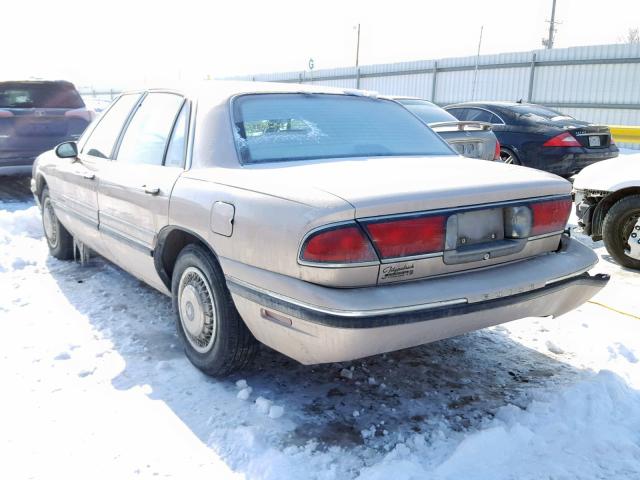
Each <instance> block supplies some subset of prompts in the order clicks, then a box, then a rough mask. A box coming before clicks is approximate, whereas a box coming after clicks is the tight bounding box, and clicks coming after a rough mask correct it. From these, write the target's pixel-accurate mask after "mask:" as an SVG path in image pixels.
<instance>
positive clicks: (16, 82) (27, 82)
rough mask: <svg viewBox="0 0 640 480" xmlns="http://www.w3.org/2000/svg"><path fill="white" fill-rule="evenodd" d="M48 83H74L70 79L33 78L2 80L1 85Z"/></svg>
mask: <svg viewBox="0 0 640 480" xmlns="http://www.w3.org/2000/svg"><path fill="white" fill-rule="evenodd" d="M48 83H58V84H64V85H72V86H73V83H71V82H70V81H68V80H39V79H31V80H0V85H6V84H13V85H24V84H36V85H43V84H48Z"/></svg>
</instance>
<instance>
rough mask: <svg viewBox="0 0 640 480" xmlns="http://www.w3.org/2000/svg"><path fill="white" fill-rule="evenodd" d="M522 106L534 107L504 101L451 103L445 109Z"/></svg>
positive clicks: (525, 103)
mask: <svg viewBox="0 0 640 480" xmlns="http://www.w3.org/2000/svg"><path fill="white" fill-rule="evenodd" d="M524 105H535V104H534V103H527V102H505V101H488V102H461V103H452V104H451V105H447V106H446V107H445V108H453V107H485V108H486V107H500V108H509V107H521V106H524Z"/></svg>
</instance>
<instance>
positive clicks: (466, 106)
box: [445, 105, 507, 125]
mask: <svg viewBox="0 0 640 480" xmlns="http://www.w3.org/2000/svg"><path fill="white" fill-rule="evenodd" d="M473 108H475V109H476V110H484V111H485V112H489V113H490V114H492V115H495V116H496V117H497V118H498V120H500V121H501V122H502V123H493V122H491V125H506V124H507V122H505V121H504V119H503V118H502V117H501V116H500V115H498V114H497V113H496V112H494V111H493V110H489V109H488V108H484V107H477V106H475V105H458V106H455V107H451V108H449V109H446V108H445V110H447V112H448V111H449V110H456V109H459V110H463V109H467V110H471V109H473ZM451 115H453V113H452V114H451ZM454 117H455V115H454Z"/></svg>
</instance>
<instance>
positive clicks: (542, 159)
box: [531, 145, 618, 176]
mask: <svg viewBox="0 0 640 480" xmlns="http://www.w3.org/2000/svg"><path fill="white" fill-rule="evenodd" d="M537 156H538V158H536V159H533V160H534V162H533V164H532V165H531V166H534V167H536V168H540V169H542V170H546V171H547V172H551V173H555V174H556V175H562V176H569V175H575V174H576V173H579V172H580V171H581V170H582V169H583V168H585V167H588V166H589V165H591V164H593V163H596V162H599V161H601V160H606V159H608V158H614V157H617V156H618V147H616V146H615V145H612V146H610V147H607V148H598V149H595V148H593V149H589V148H584V147H544V148H541V149H540V150H539V154H538V155H537Z"/></svg>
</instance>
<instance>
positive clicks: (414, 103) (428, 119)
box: [398, 98, 458, 123]
mask: <svg viewBox="0 0 640 480" xmlns="http://www.w3.org/2000/svg"><path fill="white" fill-rule="evenodd" d="M398 102H399V103H401V104H402V105H404V106H405V107H406V108H407V110H409V111H410V112H413V113H415V114H416V115H417V116H418V118H420V120H422V121H423V122H425V123H436V122H457V121H458V119H457V118H456V117H454V116H453V115H451V114H450V113H449V112H447V111H446V110H443V109H442V108H440V107H439V106H437V105H435V104H433V103H431V102H427V101H426V100H414V99H404V98H402V99H400V100H398Z"/></svg>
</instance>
